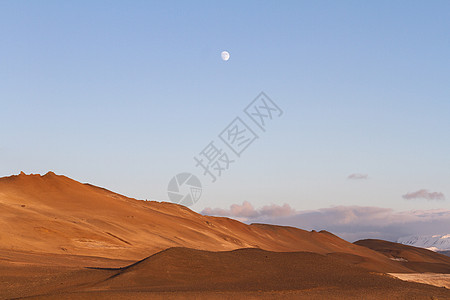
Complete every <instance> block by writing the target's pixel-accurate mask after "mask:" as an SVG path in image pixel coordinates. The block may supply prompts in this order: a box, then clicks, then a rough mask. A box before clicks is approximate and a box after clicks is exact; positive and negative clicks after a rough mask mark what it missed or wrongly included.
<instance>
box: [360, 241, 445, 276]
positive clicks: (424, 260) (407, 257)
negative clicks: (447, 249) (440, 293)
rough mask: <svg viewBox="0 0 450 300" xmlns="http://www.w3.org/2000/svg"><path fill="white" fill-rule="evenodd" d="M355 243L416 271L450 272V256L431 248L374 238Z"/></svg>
mask: <svg viewBox="0 0 450 300" xmlns="http://www.w3.org/2000/svg"><path fill="white" fill-rule="evenodd" d="M355 244H356V245H359V246H364V247H367V248H369V249H372V250H375V251H377V252H379V253H381V254H383V255H385V256H386V257H387V258H389V259H391V260H395V261H397V262H398V263H399V264H401V265H402V266H404V267H406V268H408V269H410V270H413V271H414V272H433V273H449V274H450V257H448V256H446V255H443V254H440V253H436V252H434V251H431V250H427V249H424V248H417V247H412V246H407V245H403V244H398V243H393V242H388V241H383V240H374V239H368V240H361V241H357V242H355Z"/></svg>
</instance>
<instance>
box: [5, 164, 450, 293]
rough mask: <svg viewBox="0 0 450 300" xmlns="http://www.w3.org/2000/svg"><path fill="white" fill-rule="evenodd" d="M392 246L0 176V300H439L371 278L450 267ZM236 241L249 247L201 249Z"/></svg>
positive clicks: (45, 179) (64, 182)
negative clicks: (30, 299)
mask: <svg viewBox="0 0 450 300" xmlns="http://www.w3.org/2000/svg"><path fill="white" fill-rule="evenodd" d="M386 245H388V246H389V247H387V246H386ZM171 247H177V248H171ZM180 247H181V248H180ZM184 247H187V248H192V249H187V248H184ZM386 247H387V248H386ZM395 247H397V246H396V245H389V244H382V243H380V242H376V243H373V242H372V243H371V242H361V243H359V242H358V243H356V244H352V243H348V242H346V241H344V240H342V239H340V238H339V237H337V236H335V235H333V234H331V233H328V232H326V231H321V232H314V231H313V232H308V231H304V230H301V229H297V228H292V227H283V226H273V225H264V224H252V225H246V224H243V223H240V222H238V221H235V220H232V219H228V218H218V217H208V216H202V215H200V214H197V213H195V212H193V211H191V210H189V209H187V208H186V207H183V206H179V205H176V204H170V203H158V202H145V201H138V200H135V199H131V198H127V197H124V196H122V195H118V194H116V193H113V192H110V191H108V190H106V189H103V188H99V187H95V186H92V185H89V184H82V183H79V182H77V181H74V180H72V179H69V178H67V177H64V176H58V175H55V174H53V173H51V172H50V173H48V174H46V175H44V176H40V175H25V174H21V175H18V176H11V177H5V178H0V298H13V297H24V296H36V295H40V296H36V297H38V298H48V299H61V298H65V299H86V298H89V299H116V298H117V299H126V298H130V297H133V298H136V299H148V297H151V298H154V299H170V298H179V297H182V298H187V299H247V298H248V299H251V298H252V297H254V298H255V299H264V298H265V299H273V298H280V299H340V298H343V297H345V298H348V299H361V298H364V299H383V298H389V299H410V298H414V299H430V297H431V296H433V297H434V296H435V297H436V298H437V299H446V298H447V299H450V295H449V291H448V290H447V289H443V288H436V287H431V286H427V285H423V284H416V283H409V282H404V281H401V280H398V279H394V278H392V277H390V276H388V275H383V274H380V273H378V272H391V273H416V272H425V271H427V272H445V271H446V270H447V269H448V267H449V266H450V264H449V261H448V260H446V259H444V258H443V257H445V258H447V259H450V258H448V257H446V256H443V255H438V254H436V253H428V252H427V253H423V252H416V250H414V249H409V248H408V249H407V250H405V249H403V248H402V249H400V250H399V249H396V248H395ZM405 247H407V246H405ZM168 248H170V249H168ZM239 248H253V249H242V250H236V251H228V252H211V251H226V250H235V249H239ZM411 248H414V247H411ZM165 249H167V250H165ZM196 249H197V250H196ZM262 249H264V250H268V251H264V250H262ZM383 249H384V250H383ZM161 250H163V251H162V252H160V251H161ZM200 250H209V251H200ZM298 251H302V252H298ZM398 251H400V252H398ZM153 254H154V255H153ZM399 255H400V256H399ZM400 258H402V259H400ZM118 268H119V269H118ZM418 270H420V271H418Z"/></svg>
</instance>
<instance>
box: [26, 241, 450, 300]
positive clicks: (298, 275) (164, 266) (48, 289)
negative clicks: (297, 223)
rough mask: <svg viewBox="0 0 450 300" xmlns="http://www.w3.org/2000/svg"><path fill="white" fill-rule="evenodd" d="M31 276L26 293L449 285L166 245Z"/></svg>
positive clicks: (309, 295)
mask: <svg viewBox="0 0 450 300" xmlns="http://www.w3.org/2000/svg"><path fill="white" fill-rule="evenodd" d="M46 279H47V280H48V278H45V276H44V278H42V277H40V278H38V279H35V281H37V282H35V287H36V288H35V290H34V291H35V292H36V291H38V292H37V293H35V295H36V297H31V298H32V299H35V298H36V299H130V298H133V299H149V298H151V299H178V298H182V299H249V298H250V299H274V298H278V299H343V298H345V299H448V298H449V297H450V291H449V290H447V289H445V288H438V287H433V286H429V285H423V284H418V283H411V282H405V281H402V280H398V279H395V278H393V277H391V276H389V275H386V274H382V273H374V272H369V271H368V270H366V269H364V268H360V267H358V266H354V265H349V264H347V263H344V262H342V261H340V260H338V259H335V258H332V257H329V256H326V255H322V254H317V253H311V252H272V251H265V250H261V249H238V250H233V251H225V252H211V251H204V250H195V249H189V248H169V249H166V250H163V251H161V252H159V253H156V254H154V255H152V256H150V257H148V258H145V259H143V260H141V261H138V262H136V263H133V264H131V265H129V266H126V267H123V268H117V269H111V268H107V269H102V268H99V269H84V270H73V271H71V272H66V273H65V274H63V275H61V274H60V275H57V276H53V277H52V278H51V284H49V283H46V284H44V285H42V284H39V283H42V282H44V281H45V280H46Z"/></svg>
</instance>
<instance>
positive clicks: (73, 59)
mask: <svg viewBox="0 0 450 300" xmlns="http://www.w3.org/2000/svg"><path fill="white" fill-rule="evenodd" d="M449 36H450V2H448V1H281V2H280V1H227V2H223V1H189V2H187V1H71V2H69V1H43V2H42V1H39V2H38V1H21V0H18V1H4V0H3V1H0V104H1V109H0V122H1V125H2V126H1V127H0V157H1V164H0V176H9V175H12V174H18V173H19V172H20V171H24V172H25V173H27V174H29V173H39V174H45V173H46V172H47V171H50V170H51V171H54V172H55V173H57V174H62V175H66V176H68V177H71V178H73V179H76V180H79V181H81V182H89V183H92V184H94V185H98V186H102V187H105V188H108V189H110V190H113V191H115V192H118V193H121V194H124V195H127V196H130V197H134V198H137V199H154V200H160V201H169V200H170V199H169V197H168V194H167V188H168V183H169V181H170V180H171V178H173V177H174V176H175V175H177V174H179V173H184V172H187V173H191V174H193V175H194V176H196V177H197V178H198V179H199V180H200V181H201V185H202V194H201V198H200V199H199V200H198V201H197V202H196V203H195V204H194V205H192V206H191V207H190V208H192V209H194V210H195V211H198V212H201V211H205V209H206V210H208V209H209V211H210V212H211V211H212V210H214V209H222V212H224V211H223V210H228V209H229V208H230V206H232V205H244V204H245V203H246V201H247V202H248V203H251V205H252V207H253V208H254V209H260V208H263V207H278V206H279V207H283V206H284V205H285V204H286V205H288V206H289V208H290V209H292V210H293V211H295V213H297V212H300V211H318V210H323V209H338V208H339V207H346V208H348V209H350V208H351V207H353V208H354V207H371V208H382V209H387V210H389V211H391V212H392V213H393V214H395V213H396V212H405V211H430V210H434V211H437V210H438V211H440V212H442V211H448V210H450V204H449V201H450V199H449V198H450V180H449V179H450V154H449V153H450V138H449V134H448V132H449V129H450V120H449V116H450V101H449V99H450V86H449V81H450V55H449V53H450V39H449ZM224 50H226V51H228V52H229V53H230V59H229V60H228V61H223V60H222V59H221V55H220V54H221V52H222V51H224ZM261 92H264V93H265V94H266V95H267V96H268V97H269V98H270V99H271V100H272V101H273V103H275V104H276V105H277V106H278V108H279V109H280V113H278V111H277V112H276V113H275V112H274V115H273V118H272V119H269V118H266V119H265V120H266V125H267V126H266V127H265V128H264V131H263V130H261V128H259V127H258V126H257V124H256V122H255V121H253V120H251V119H250V118H249V116H248V115H246V114H245V112H244V109H245V108H246V107H247V106H248V105H250V106H251V103H252V101H253V100H254V99H255V98H256V97H257V96H258V95H259V94H260V93H261ZM251 107H253V106H251ZM281 111H282V113H281ZM236 117H239V118H240V120H241V121H242V122H243V123H244V124H245V125H247V126H248V127H249V128H250V129H251V130H252V131H253V132H254V134H255V135H256V136H258V138H257V139H256V140H254V141H253V142H252V143H251V144H250V145H249V146H248V147H247V148H246V149H245V151H243V152H242V153H241V154H240V156H236V155H235V153H234V152H232V151H231V150H230V148H229V147H228V146H227V145H225V144H224V143H223V140H221V139H220V137H219V135H220V134H221V133H222V132H223V131H224V130H226V129H230V127H229V125H230V123H231V122H232V121H233V120H235V118H236ZM243 140H245V139H243ZM243 140H241V141H243ZM210 142H213V144H214V145H215V146H216V147H217V149H219V150H221V152H220V153H221V154H223V153H226V154H227V155H228V158H229V159H230V160H233V162H232V163H230V164H229V166H228V167H229V168H228V169H226V170H224V171H223V172H222V173H221V174H220V176H217V178H216V181H215V182H212V180H211V177H210V176H208V174H206V175H204V173H203V169H202V168H201V167H199V166H196V161H195V160H194V157H197V158H199V157H201V153H202V152H203V150H205V149H206V148H207V146H208V145H209V144H210ZM350 210H351V209H350ZM351 211H352V212H354V210H351ZM291 215H292V213H288V214H287V215H286V216H291ZM238 217H239V216H238ZM278 222H281V223H282V221H278ZM294 225H295V224H294ZM318 226H319V225H318ZM433 230H434V229H433ZM433 230H431V231H433Z"/></svg>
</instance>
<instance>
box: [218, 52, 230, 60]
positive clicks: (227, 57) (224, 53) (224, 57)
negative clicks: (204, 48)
mask: <svg viewBox="0 0 450 300" xmlns="http://www.w3.org/2000/svg"><path fill="white" fill-rule="evenodd" d="M220 56H221V57H222V60H224V61H227V60H229V59H230V53H228V52H227V51H222V53H220Z"/></svg>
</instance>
